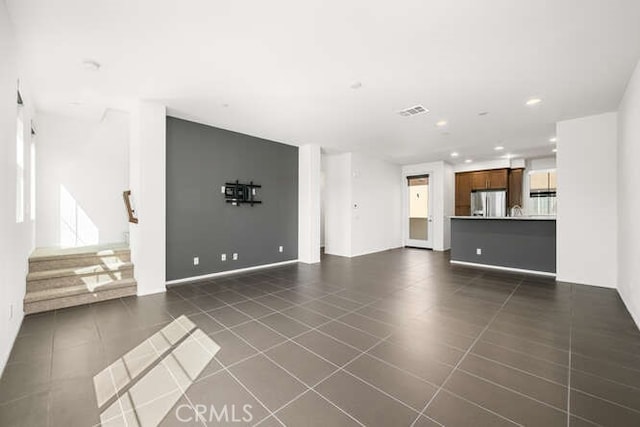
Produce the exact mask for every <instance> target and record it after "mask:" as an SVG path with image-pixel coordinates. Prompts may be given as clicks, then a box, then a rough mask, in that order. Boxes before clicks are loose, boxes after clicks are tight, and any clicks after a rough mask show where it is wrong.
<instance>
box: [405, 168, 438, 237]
mask: <svg viewBox="0 0 640 427" xmlns="http://www.w3.org/2000/svg"><path fill="white" fill-rule="evenodd" d="M430 193H431V192H430V191H429V175H420V176H409V177H407V194H408V196H407V201H408V206H407V210H406V212H407V213H408V218H407V221H408V224H407V228H406V229H407V236H406V238H405V245H406V246H413V247H418V248H429V249H431V248H432V247H433V245H432V243H431V242H432V238H431V236H432V235H433V218H432V216H431V204H430V203H429V194H430Z"/></svg>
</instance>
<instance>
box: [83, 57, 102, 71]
mask: <svg viewBox="0 0 640 427" xmlns="http://www.w3.org/2000/svg"><path fill="white" fill-rule="evenodd" d="M100 66H101V65H100V63H99V62H98V61H94V60H93V59H85V60H84V61H82V67H84V69H85V70H87V71H98V70H99V69H100Z"/></svg>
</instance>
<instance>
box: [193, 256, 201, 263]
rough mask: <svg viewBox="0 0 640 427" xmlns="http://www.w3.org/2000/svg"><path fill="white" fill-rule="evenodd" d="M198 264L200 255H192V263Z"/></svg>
mask: <svg viewBox="0 0 640 427" xmlns="http://www.w3.org/2000/svg"><path fill="white" fill-rule="evenodd" d="M198 264H200V257H197V256H194V257H193V265H198Z"/></svg>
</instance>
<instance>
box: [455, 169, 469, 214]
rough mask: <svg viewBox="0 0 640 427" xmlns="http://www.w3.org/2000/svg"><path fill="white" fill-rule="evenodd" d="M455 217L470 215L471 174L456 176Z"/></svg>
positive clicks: (458, 174)
mask: <svg viewBox="0 0 640 427" xmlns="http://www.w3.org/2000/svg"><path fill="white" fill-rule="evenodd" d="M456 215H458V216H468V215H471V173H457V174H456Z"/></svg>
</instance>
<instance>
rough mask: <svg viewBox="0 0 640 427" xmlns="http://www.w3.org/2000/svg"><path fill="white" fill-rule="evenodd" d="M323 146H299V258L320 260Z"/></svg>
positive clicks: (308, 261)
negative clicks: (321, 162) (321, 161)
mask: <svg viewBox="0 0 640 427" xmlns="http://www.w3.org/2000/svg"><path fill="white" fill-rule="evenodd" d="M320 158H321V154H320V147H319V146H317V145H303V146H301V147H300V148H299V149H298V260H299V261H300V262H304V263H306V264H314V263H317V262H320V222H321V221H320V210H321V209H320V203H321V199H320Z"/></svg>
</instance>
